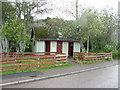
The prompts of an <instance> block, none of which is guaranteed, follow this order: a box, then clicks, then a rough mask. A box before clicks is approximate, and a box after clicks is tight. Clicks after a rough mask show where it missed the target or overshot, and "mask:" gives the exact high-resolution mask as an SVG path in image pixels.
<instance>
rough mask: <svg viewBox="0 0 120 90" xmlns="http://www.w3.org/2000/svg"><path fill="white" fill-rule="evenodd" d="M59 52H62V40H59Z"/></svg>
mask: <svg viewBox="0 0 120 90" xmlns="http://www.w3.org/2000/svg"><path fill="white" fill-rule="evenodd" d="M57 53H62V42H60V41H59V42H57Z"/></svg>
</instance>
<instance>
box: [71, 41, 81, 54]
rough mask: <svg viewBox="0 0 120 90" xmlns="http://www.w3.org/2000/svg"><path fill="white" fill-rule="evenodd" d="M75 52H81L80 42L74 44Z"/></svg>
mask: <svg viewBox="0 0 120 90" xmlns="http://www.w3.org/2000/svg"><path fill="white" fill-rule="evenodd" d="M73 52H80V43H78V42H74V43H73Z"/></svg>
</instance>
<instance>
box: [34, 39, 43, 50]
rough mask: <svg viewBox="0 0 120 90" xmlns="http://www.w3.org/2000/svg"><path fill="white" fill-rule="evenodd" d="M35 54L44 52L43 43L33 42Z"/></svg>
mask: <svg viewBox="0 0 120 90" xmlns="http://www.w3.org/2000/svg"><path fill="white" fill-rule="evenodd" d="M34 50H35V52H45V41H36V42H35V49H34Z"/></svg>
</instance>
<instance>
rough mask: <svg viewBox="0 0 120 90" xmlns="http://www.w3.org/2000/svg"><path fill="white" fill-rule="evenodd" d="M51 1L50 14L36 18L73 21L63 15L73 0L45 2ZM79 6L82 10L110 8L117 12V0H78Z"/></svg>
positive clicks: (73, 2) (68, 16)
mask: <svg viewBox="0 0 120 90" xmlns="http://www.w3.org/2000/svg"><path fill="white" fill-rule="evenodd" d="M47 1H52V6H50V7H53V11H52V13H51V14H44V15H39V16H37V17H38V18H46V17H60V18H64V19H73V17H71V16H70V15H68V14H66V13H65V10H66V9H69V10H70V9H71V7H73V6H74V4H75V0H47ZM78 2H79V6H80V7H83V8H87V7H90V8H95V9H98V10H101V9H103V8H106V6H108V7H112V8H113V11H114V12H117V11H118V2H119V0H78Z"/></svg>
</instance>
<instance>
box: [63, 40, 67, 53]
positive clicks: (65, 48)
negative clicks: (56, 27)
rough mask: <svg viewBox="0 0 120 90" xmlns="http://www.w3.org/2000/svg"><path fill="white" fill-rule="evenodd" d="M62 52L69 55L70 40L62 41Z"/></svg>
mask: <svg viewBox="0 0 120 90" xmlns="http://www.w3.org/2000/svg"><path fill="white" fill-rule="evenodd" d="M62 53H65V54H66V55H68V42H62Z"/></svg>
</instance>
